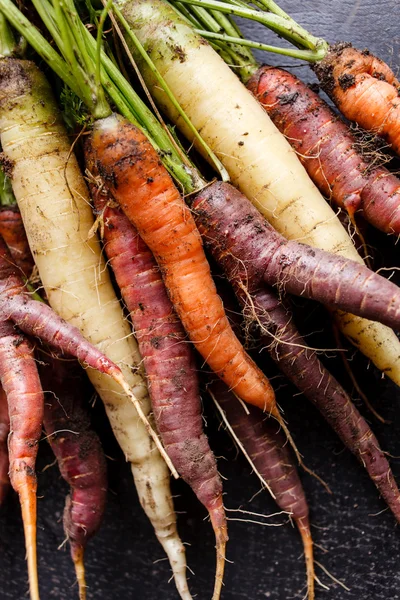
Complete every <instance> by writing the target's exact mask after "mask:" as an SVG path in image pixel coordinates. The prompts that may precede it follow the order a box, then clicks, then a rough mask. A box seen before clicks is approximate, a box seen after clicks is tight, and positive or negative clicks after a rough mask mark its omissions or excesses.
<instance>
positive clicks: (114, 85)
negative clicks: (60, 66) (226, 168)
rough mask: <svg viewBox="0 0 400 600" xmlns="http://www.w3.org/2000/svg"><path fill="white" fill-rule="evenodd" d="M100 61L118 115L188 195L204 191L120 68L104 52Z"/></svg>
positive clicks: (90, 45) (90, 41)
mask: <svg viewBox="0 0 400 600" xmlns="http://www.w3.org/2000/svg"><path fill="white" fill-rule="evenodd" d="M82 27H83V25H82ZM83 29H84V31H85V32H86V33H85V35H86V44H87V49H88V52H90V53H92V55H94V53H95V51H96V42H95V40H94V38H93V37H92V36H91V34H90V32H89V31H88V30H87V29H86V27H83ZM101 61H102V69H101V79H102V84H103V87H104V89H105V90H106V92H107V93H108V95H109V96H110V97H111V99H112V100H113V102H114V104H115V106H116V107H117V109H118V110H119V112H120V113H121V114H122V115H123V116H124V117H126V118H127V119H129V120H130V121H131V122H132V123H134V124H135V125H136V126H137V127H138V128H139V129H140V130H141V131H142V132H143V133H144V134H145V135H146V136H147V137H148V138H149V140H150V142H151V143H152V145H153V147H154V148H155V150H156V151H157V152H158V153H159V154H160V156H161V158H162V161H163V163H164V165H165V167H166V169H168V171H169V172H170V173H171V175H172V176H173V177H174V179H175V180H176V181H178V182H179V183H180V184H181V185H182V186H183V189H184V191H185V192H186V193H191V192H193V190H195V189H198V188H200V187H203V185H204V180H203V179H202V177H200V175H199V173H198V171H197V169H196V168H195V167H194V166H193V164H192V163H191V162H190V160H189V159H188V158H187V157H185V158H182V155H181V154H180V153H179V152H178V151H177V149H176V148H175V147H174V145H173V144H172V143H171V140H170V138H169V135H168V134H167V132H166V131H165V130H164V128H163V127H162V126H161V125H160V123H159V121H158V120H157V119H156V117H155V116H154V114H153V113H152V112H151V110H149V109H148V108H147V106H146V105H145V104H144V102H143V100H141V98H139V96H138V95H137V94H136V92H135V91H134V90H133V88H132V86H131V85H130V84H129V83H128V81H127V80H126V79H125V77H124V76H123V75H122V73H121V72H120V70H119V69H118V67H116V65H115V64H114V63H113V61H112V60H111V59H110V58H109V57H108V56H107V55H106V54H105V52H104V51H103V50H102V51H101Z"/></svg>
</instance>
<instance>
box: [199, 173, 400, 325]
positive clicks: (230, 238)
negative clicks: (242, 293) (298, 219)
mask: <svg viewBox="0 0 400 600" xmlns="http://www.w3.org/2000/svg"><path fill="white" fill-rule="evenodd" d="M193 208H194V210H195V212H196V214H197V217H196V222H197V226H198V227H199V229H200V230H201V231H202V232H203V233H205V232H207V233H206V235H204V243H205V245H206V246H207V245H210V244H211V243H212V244H213V245H215V246H219V248H220V249H221V257H222V258H224V257H225V256H226V255H227V254H228V253H227V252H226V248H227V247H229V254H233V256H236V258H237V259H238V260H237V267H236V268H237V269H238V271H242V272H243V277H242V278H243V279H249V280H250V281H252V282H253V283H254V285H258V284H260V283H261V282H262V281H264V282H265V283H267V284H268V285H275V286H277V287H278V288H279V289H281V290H282V291H285V292H288V293H291V294H294V295H297V296H304V297H306V298H313V299H315V300H318V301H319V302H322V303H323V304H325V305H327V306H330V307H331V308H335V309H340V310H345V311H346V312H351V313H354V314H356V315H359V316H361V317H365V318H367V319H372V320H375V321H379V322H381V323H384V324H385V325H389V327H394V328H396V329H400V290H399V288H398V287H397V286H396V285H394V284H393V283H391V282H390V281H388V280H387V279H384V278H383V277H381V276H379V275H376V274H375V273H373V272H372V271H370V270H369V269H368V268H367V267H365V266H363V265H360V264H359V263H356V262H354V261H351V260H348V259H345V258H342V257H340V256H337V255H333V254H330V253H328V252H325V251H323V250H319V249H317V248H311V247H310V246H306V245H304V244H300V243H298V242H294V241H288V240H286V239H285V238H284V237H283V236H281V235H280V234H278V233H277V232H276V231H275V230H274V229H273V228H272V227H271V225H269V224H268V223H267V222H266V221H265V220H264V219H263V217H262V216H261V214H260V213H259V212H258V211H257V209H256V208H255V207H254V206H253V205H252V204H251V203H250V202H249V201H248V200H247V198H245V197H244V196H243V195H242V194H240V192H238V191H237V190H236V189H235V188H233V187H232V186H230V185H229V184H226V183H219V182H217V183H215V184H213V185H212V186H209V187H207V188H206V189H204V190H203V191H202V192H201V193H200V194H198V196H197V197H196V198H195V200H194V202H193ZM239 257H240V258H239ZM239 261H240V262H239Z"/></svg>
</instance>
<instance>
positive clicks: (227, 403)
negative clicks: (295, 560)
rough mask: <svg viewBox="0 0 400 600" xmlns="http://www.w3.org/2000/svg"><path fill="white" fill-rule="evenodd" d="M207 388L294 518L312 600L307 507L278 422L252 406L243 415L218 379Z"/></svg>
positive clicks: (250, 455) (281, 506) (312, 585)
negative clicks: (299, 535)
mask: <svg viewBox="0 0 400 600" xmlns="http://www.w3.org/2000/svg"><path fill="white" fill-rule="evenodd" d="M208 390H209V391H210V392H211V394H212V396H213V398H214V399H215V400H216V402H217V403H218V404H219V406H220V408H221V409H222V410H223V411H224V412H225V416H226V420H227V421H228V423H229V425H230V427H232V430H233V432H234V434H235V435H236V436H237V438H238V439H239V441H240V443H241V444H242V446H243V448H244V449H245V451H246V453H247V455H248V456H249V458H250V460H251V462H252V463H253V465H254V466H255V468H256V469H257V471H258V473H259V474H260V475H261V476H262V478H263V479H264V481H265V482H266V483H267V484H268V486H269V488H270V490H271V492H272V493H273V495H274V496H275V501H276V503H277V505H278V506H279V508H280V509H281V510H283V511H285V512H287V513H289V514H290V515H291V517H292V518H293V520H294V521H295V523H296V525H297V527H298V529H299V531H300V534H301V537H302V540H303V546H304V555H305V559H306V569H307V587H308V599H309V600H313V598H314V558H313V541H312V536H311V529H310V521H309V509H308V504H307V499H306V496H305V493H304V490H303V486H302V485H301V481H300V478H299V476H298V473H297V470H296V467H295V464H294V462H293V458H292V456H291V453H290V449H289V446H288V444H287V440H286V438H285V437H284V436H282V435H281V434H280V433H279V431H278V429H279V424H278V423H276V422H274V420H273V419H268V418H266V416H265V414H263V413H262V412H261V411H260V410H259V409H257V408H256V407H253V406H248V407H246V410H248V411H249V413H248V414H247V413H246V412H245V410H244V408H243V406H242V405H241V404H240V402H238V400H237V398H236V397H235V395H234V394H233V393H232V392H231V391H230V390H228V388H227V387H226V386H225V385H224V384H223V382H222V381H215V382H213V383H212V384H211V385H210V386H209V387H208Z"/></svg>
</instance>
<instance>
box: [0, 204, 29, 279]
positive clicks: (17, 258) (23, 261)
mask: <svg viewBox="0 0 400 600" xmlns="http://www.w3.org/2000/svg"><path fill="white" fill-rule="evenodd" d="M0 235H1V237H2V238H3V240H4V241H5V243H6V244H7V246H8V249H9V250H10V254H11V256H12V258H13V261H14V262H15V264H16V265H17V267H19V268H20V269H21V273H22V274H23V275H24V276H25V277H26V278H28V277H29V276H30V274H31V273H32V270H33V267H34V264H35V263H34V260H33V257H32V254H31V250H30V248H29V244H28V239H27V237H26V233H25V229H24V224H23V222H22V217H21V213H20V212H19V209H18V207H17V206H16V205H15V206H2V207H0Z"/></svg>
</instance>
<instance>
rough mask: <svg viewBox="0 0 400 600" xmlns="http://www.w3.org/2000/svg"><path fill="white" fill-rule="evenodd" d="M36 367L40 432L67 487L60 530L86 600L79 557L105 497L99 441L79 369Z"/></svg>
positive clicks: (59, 364) (50, 363) (51, 361)
mask: <svg viewBox="0 0 400 600" xmlns="http://www.w3.org/2000/svg"><path fill="white" fill-rule="evenodd" d="M46 363H47V364H46V365H41V366H40V378H41V381H42V384H43V387H44V389H45V390H46V391H45V405H44V427H45V431H46V435H47V436H48V441H49V443H50V445H51V448H52V450H53V452H54V454H55V456H56V458H57V462H58V465H59V468H60V471H61V475H62V477H63V479H64V480H65V481H66V482H67V483H68V484H69V485H70V488H71V489H70V495H68V496H67V499H66V504H65V509H64V519H63V522H64V531H65V534H66V536H67V539H68V541H69V544H70V547H71V556H72V560H73V561H74V565H75V569H76V575H77V579H78V583H79V598H80V600H85V598H86V583H85V570H84V564H83V555H84V552H85V548H86V544H87V542H88V540H89V539H90V538H91V537H92V536H93V535H94V534H95V533H96V532H97V531H98V529H99V527H100V525H101V521H102V519H103V515H104V510H105V503H106V496H107V467H106V460H105V457H104V454H103V450H102V447H101V444H100V440H99V438H98V436H97V434H96V433H95V432H94V431H93V430H92V428H91V424H90V417H89V413H88V410H87V409H86V408H85V406H84V403H85V398H84V393H85V382H84V379H83V372H82V369H81V368H80V367H79V365H78V364H76V363H72V364H71V361H68V362H65V361H61V360H59V359H55V358H49V357H46Z"/></svg>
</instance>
